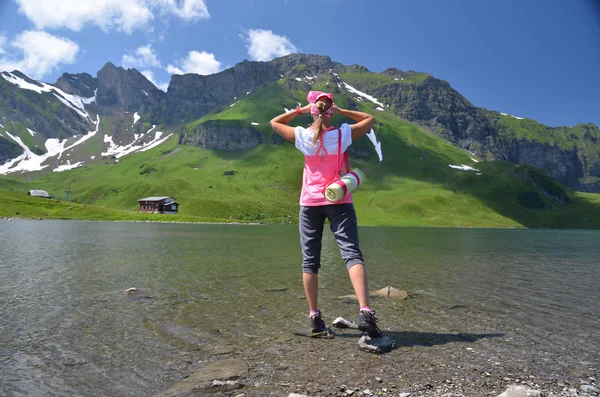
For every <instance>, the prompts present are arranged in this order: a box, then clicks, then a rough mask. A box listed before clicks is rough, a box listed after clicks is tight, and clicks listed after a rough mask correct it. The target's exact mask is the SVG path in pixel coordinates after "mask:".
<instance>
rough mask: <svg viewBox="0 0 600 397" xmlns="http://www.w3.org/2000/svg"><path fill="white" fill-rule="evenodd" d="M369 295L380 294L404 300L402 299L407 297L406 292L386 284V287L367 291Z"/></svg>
mask: <svg viewBox="0 0 600 397" xmlns="http://www.w3.org/2000/svg"><path fill="white" fill-rule="evenodd" d="M369 295H370V296H381V297H384V298H392V299H398V300H404V299H406V298H408V292H406V291H401V290H399V289H396V288H394V287H390V286H387V287H385V288H382V289H380V290H377V291H375V292H371V293H369Z"/></svg>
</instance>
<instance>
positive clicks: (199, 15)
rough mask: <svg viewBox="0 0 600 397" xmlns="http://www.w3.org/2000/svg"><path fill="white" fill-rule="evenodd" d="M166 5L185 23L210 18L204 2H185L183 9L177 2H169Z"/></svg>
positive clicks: (194, 0)
mask: <svg viewBox="0 0 600 397" xmlns="http://www.w3.org/2000/svg"><path fill="white" fill-rule="evenodd" d="M165 3H167V4H168V6H169V7H170V10H171V12H172V13H173V14H175V15H177V16H178V17H179V18H181V19H183V20H184V21H195V20H198V19H207V18H208V17H210V14H209V13H208V8H206V4H204V0H184V1H183V4H182V5H181V7H178V6H177V1H176V0H167V1H165Z"/></svg>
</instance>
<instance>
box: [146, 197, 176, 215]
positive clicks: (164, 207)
mask: <svg viewBox="0 0 600 397" xmlns="http://www.w3.org/2000/svg"><path fill="white" fill-rule="evenodd" d="M138 203H140V212H152V213H155V214H177V213H179V203H177V202H176V201H175V198H174V197H146V198H143V199H140V200H138Z"/></svg>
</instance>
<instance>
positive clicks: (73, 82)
mask: <svg viewBox="0 0 600 397" xmlns="http://www.w3.org/2000/svg"><path fill="white" fill-rule="evenodd" d="M54 85H55V86H56V87H58V88H60V89H61V90H63V91H64V92H66V93H67V94H71V95H79V96H80V97H82V98H91V97H93V96H94V90H96V88H98V79H96V78H95V77H92V76H91V75H89V74H87V73H78V74H69V73H63V75H62V76H60V77H59V78H58V80H56V83H55V84H54Z"/></svg>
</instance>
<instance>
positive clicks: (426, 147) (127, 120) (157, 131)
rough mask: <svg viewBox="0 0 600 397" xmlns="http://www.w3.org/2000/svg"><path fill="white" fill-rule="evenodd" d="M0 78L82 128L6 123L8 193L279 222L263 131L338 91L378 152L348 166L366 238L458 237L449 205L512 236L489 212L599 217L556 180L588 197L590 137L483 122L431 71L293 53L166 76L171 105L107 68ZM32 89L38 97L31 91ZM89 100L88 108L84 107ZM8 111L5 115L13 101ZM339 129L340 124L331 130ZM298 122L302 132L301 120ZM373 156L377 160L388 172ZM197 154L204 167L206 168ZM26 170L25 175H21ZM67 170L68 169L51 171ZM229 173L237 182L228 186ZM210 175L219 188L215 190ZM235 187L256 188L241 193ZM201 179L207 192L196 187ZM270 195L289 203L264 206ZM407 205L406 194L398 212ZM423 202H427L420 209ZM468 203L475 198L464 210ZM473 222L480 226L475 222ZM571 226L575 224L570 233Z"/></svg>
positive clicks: (365, 146)
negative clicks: (437, 227)
mask: <svg viewBox="0 0 600 397" xmlns="http://www.w3.org/2000/svg"><path fill="white" fill-rule="evenodd" d="M2 76H3V77H4V78H3V79H0V83H2V84H4V85H6V84H11V85H12V87H10V90H7V91H6V92H5V91H4V90H0V101H1V100H2V99H3V98H6V97H7V95H8V96H10V95H12V94H10V93H11V92H12V93H13V94H14V93H15V92H16V93H17V94H20V95H21V96H23V97H25V99H27V100H28V101H29V102H31V105H30V106H34V105H36V106H37V105H38V102H40V101H45V102H47V103H50V104H51V105H52V106H62V107H65V108H67V109H68V112H69V115H70V116H71V117H72V118H73V120H70V124H75V121H77V122H84V124H83V127H81V128H80V129H79V130H72V131H63V132H62V134H63V136H62V138H60V139H59V138H58V137H46V136H45V135H44V133H39V132H36V131H35V130H33V129H31V128H30V126H29V125H27V124H23V123H21V124H18V123H16V122H14V120H10V123H6V124H7V125H3V124H1V123H0V156H2V153H5V154H4V157H3V158H1V157H0V174H7V175H8V176H7V177H1V178H0V183H5V185H4V186H12V188H18V189H24V188H25V185H22V184H21V183H23V181H24V180H28V181H34V182H35V184H36V185H38V187H39V186H41V187H42V188H46V189H49V190H53V189H55V188H59V189H62V188H67V187H68V186H67V184H72V186H73V190H74V191H79V193H73V195H72V197H73V200H77V201H78V202H81V203H87V204H94V203H99V204H101V205H106V206H110V207H112V208H124V207H125V208H129V209H130V210H132V209H133V208H132V206H135V203H136V200H137V199H135V197H136V196H138V195H142V196H152V195H157V194H158V195H168V194H172V195H175V196H176V197H178V196H181V199H182V201H183V202H187V203H195V204H194V208H193V209H186V208H189V207H187V206H186V205H183V206H182V208H183V211H184V212H185V211H191V212H189V213H188V215H193V216H202V217H206V218H210V219H213V218H215V217H216V218H220V217H224V216H227V214H232V215H231V216H234V218H236V219H255V220H258V219H265V217H269V218H270V219H272V218H277V217H280V216H288V215H289V212H288V211H289V210H290V209H291V208H293V206H294V205H297V204H294V202H296V199H295V198H294V196H295V194H294V191H295V190H296V188H297V187H295V186H296V185H297V183H298V181H297V178H296V177H294V175H296V173H301V161H298V160H299V159H297V155H296V153H295V152H294V151H290V149H291V148H290V147H289V145H288V144H287V143H286V142H284V141H283V140H282V139H281V138H280V137H279V136H278V135H276V134H274V133H273V131H272V129H271V128H270V127H269V125H268V121H269V120H270V119H271V118H272V117H274V116H275V115H277V114H279V113H281V112H282V111H285V109H293V108H294V107H296V106H297V105H298V104H299V103H304V102H305V101H306V92H307V91H308V90H311V89H312V90H320V91H330V92H333V93H334V95H335V98H336V102H337V103H338V105H339V106H341V107H345V108H349V109H358V110H362V111H366V112H369V113H373V114H374V115H375V116H376V118H377V123H376V125H375V127H374V129H375V134H376V135H374V137H373V138H374V140H373V141H371V140H369V139H362V140H358V141H357V142H355V143H353V145H352V147H351V150H350V154H351V157H352V160H353V162H355V163H356V164H357V166H358V167H360V168H361V169H364V170H366V171H367V175H368V179H369V181H368V182H367V183H366V184H365V187H364V188H365V189H367V190H369V189H371V191H372V193H370V194H372V198H371V199H370V200H369V201H367V202H366V203H365V202H360V201H359V202H358V206H359V207H360V206H365V205H366V206H372V207H374V208H375V207H377V208H378V214H379V215H373V216H372V219H371V220H370V221H369V222H370V224H378V223H381V222H383V223H382V224H388V223H387V222H388V220H390V219H394V221H393V222H404V221H405V220H404V219H405V217H408V219H412V218H411V217H416V218H414V220H413V221H411V222H415V224H419V222H422V221H421V220H419V219H426V218H431V219H437V220H435V221H434V220H431V219H430V221H428V222H433V223H432V224H434V223H435V222H440V224H442V225H453V224H454V225H456V224H461V223H460V222H461V221H459V219H463V218H464V215H460V211H459V212H457V213H454V215H452V216H451V217H450V218H449V219H450V220H444V218H443V217H444V215H443V214H441V213H439V211H440V208H445V207H446V206H448V207H447V210H448V211H451V212H455V211H456V209H457V208H462V206H464V205H466V203H467V202H469V203H470V204H469V206H470V207H473V206H478V207H477V208H479V209H478V210H477V211H475V213H474V214H473V216H469V217H468V218H469V219H471V220H470V221H469V222H470V223H469V224H471V225H505V226H507V225H513V223H511V222H508V223H496V221H492V217H491V216H490V213H489V212H488V211H490V210H491V211H492V213H498V214H500V216H502V217H507V219H508V218H510V219H515V220H518V221H517V222H518V223H519V224H522V225H525V226H534V227H540V226H544V225H546V226H548V227H552V225H554V226H555V227H564V226H565V225H569V224H578V225H587V226H584V227H589V225H594V224H595V223H594V222H595V221H590V222H591V223H586V222H587V221H585V220H584V219H583V218H581V217H580V215H577V216H574V215H573V214H572V211H580V213H582V212H581V211H583V210H582V209H581V208H585V211H592V212H593V211H595V210H594V208H595V207H594V206H593V205H590V206H588V205H587V204H583V203H584V202H586V201H587V200H588V199H589V197H588V196H585V197H586V198H585V199H583V198H581V197H580V196H579V195H578V194H575V193H572V192H570V191H569V190H568V189H565V188H564V187H562V186H560V185H559V184H558V183H556V182H553V181H552V179H551V178H550V177H554V178H555V179H557V180H558V181H560V182H561V183H563V184H565V185H567V186H569V187H571V188H581V186H582V185H585V186H586V187H590V190H592V191H595V190H594V189H595V187H594V183H597V179H596V178H597V177H596V176H595V175H596V174H597V173H599V172H600V166H598V165H597V164H598V152H599V149H598V145H597V138H598V133H597V128H596V127H595V126H594V125H589V126H586V125H580V126H577V128H575V129H550V127H546V126H542V125H540V124H539V123H536V122H535V121H533V120H529V119H519V118H516V117H514V116H510V115H503V114H501V113H499V112H495V111H489V110H487V109H482V108H477V107H475V106H473V105H472V104H471V103H470V102H469V101H468V100H467V99H466V98H464V97H463V96H462V95H461V94H460V93H458V92H457V91H456V90H454V89H453V88H452V86H451V85H450V84H449V83H448V82H446V81H443V80H438V79H436V78H434V77H433V76H431V75H430V74H427V73H422V72H415V71H407V72H404V71H401V70H399V69H395V68H390V69H387V70H385V71H383V72H381V73H373V72H370V71H369V70H368V69H367V68H365V67H363V66H360V65H350V66H344V65H342V64H340V63H337V62H334V61H332V60H331V59H330V58H329V57H325V56H319V55H304V54H294V55H290V56H286V57H282V58H278V59H275V60H273V61H270V62H254V61H244V62H240V63H238V64H236V65H235V66H234V67H232V68H229V69H227V70H224V71H222V72H220V73H217V74H215V75H210V76H199V75H190V74H188V75H182V76H173V78H172V81H171V84H170V86H169V89H168V90H167V92H166V93H165V92H162V91H160V90H158V89H157V88H156V87H155V86H154V85H152V83H151V82H150V81H149V80H148V79H146V78H145V77H144V76H143V75H142V74H141V73H140V72H139V71H137V70H135V69H127V70H125V69H123V68H121V67H117V66H115V65H114V64H110V63H109V64H106V65H105V66H104V67H103V68H102V69H101V71H100V72H99V74H98V76H97V77H93V76H91V75H88V74H76V75H70V74H63V75H62V76H61V77H60V78H59V79H58V80H57V82H56V86H51V85H49V84H47V83H42V82H39V84H38V85H36V84H35V82H34V81H26V80H25V79H24V78H21V77H19V75H14V74H11V73H8V72H3V75H2ZM11 79H12V83H11V81H9V80H11ZM3 80H4V81H3ZM15 83H18V84H15ZM19 84H21V86H19ZM40 87H41V88H43V90H46V91H47V92H46V91H44V92H42V93H39V92H35V90H38V91H39V90H40V89H41V88H40ZM52 87H55V88H52ZM30 91H31V92H30ZM61 92H62V94H61ZM90 92H93V93H94V96H93V97H88V98H84V97H83V95H89V94H90ZM7 93H8V94H7ZM23 93H27V94H23ZM9 94H10V95H9ZM15 95H16V94H14V95H13V96H15ZM4 103H5V106H10V103H11V102H10V101H8V100H5V101H4ZM27 104H28V102H27V101H25V105H27ZM78 106H82V107H83V110H82V109H81V108H78ZM9 110H10V111H11V112H16V111H17V110H15V109H14V108H10V109H9ZM4 114H12V113H9V112H8V111H7V110H5V109H3V108H2V107H0V115H4ZM94 116H95V118H94ZM4 117H6V116H4ZM32 117H33V116H32ZM32 117H29V118H27V117H25V118H24V122H25V123H27V122H28V120H29V119H30V118H32ZM46 117H50V115H49V116H46ZM42 119H43V117H42ZM344 121H348V120H343V119H342V120H339V122H344ZM297 122H300V123H308V122H309V120H308V119H307V118H306V120H305V118H303V117H299V118H298V120H297ZM65 124H67V125H69V123H65ZM4 127H7V128H4ZM549 129H550V130H549ZM16 131H19V134H16ZM547 131H550V132H551V133H550V134H548V133H547ZM67 132H68V133H67ZM175 138H177V139H175ZM44 140H45V141H44ZM14 144H18V145H17V146H18V147H19V148H21V149H22V150H23V151H24V152H23V153H22V154H21V155H20V156H19V157H18V158H14V157H13V156H14V154H15V150H18V148H17V147H15V145H14ZM375 144H377V145H380V147H382V148H383V154H384V161H383V162H380V161H379V158H378V155H377V154H376V153H375V147H374V145H375ZM35 145H37V149H36V150H38V152H37V153H35V152H33V149H34V148H35ZM173 145H176V146H177V147H173ZM161 148H170V149H161ZM44 149H45V150H44ZM148 153H149V154H148ZM175 153H177V154H176V155H174V154H175ZM284 154H285V155H284ZM198 156H208V157H206V158H207V159H210V158H212V159H213V160H211V162H210V165H209V164H208V163H207V164H204V162H203V161H201V160H200V157H198ZM282 156H284V157H282ZM285 156H289V157H290V158H291V159H294V160H292V163H293V167H291V168H290V169H289V170H285V171H278V172H275V170H276V168H272V167H270V166H265V165H264V164H262V163H261V161H268V160H266V159H267V158H269V157H271V158H273V159H276V160H274V161H284V162H286V160H284V158H285ZM511 156H512V157H511ZM176 158H177V159H176ZM136 159H137V160H136ZM142 159H145V160H142ZM509 159H512V160H513V161H519V162H521V163H525V164H528V163H533V164H532V165H534V166H537V167H540V169H545V170H546V171H533V169H532V170H531V171H527V172H524V171H523V170H527V169H528V168H524V167H525V166H515V165H512V164H509V163H508V162H505V160H509ZM485 160H488V162H485ZM2 161H4V164H2ZM207 161H209V160H207ZM28 164H33V165H35V167H34V168H27V166H28ZM175 164H177V166H175ZM131 167H134V168H131ZM136 167H137V168H138V169H139V170H141V171H138V170H136ZM240 167H241V168H240ZM247 167H250V168H247ZM28 169H30V171H27V170H28ZM63 170H71V171H69V172H68V173H60V174H56V172H48V171H63ZM232 170H235V171H236V173H235V175H233V174H231V173H229V172H230V171H232ZM267 170H268V171H267ZM15 171H16V172H15ZM31 171H34V172H31ZM21 172H25V174H23V175H22V176H21ZM219 172H220V173H222V174H223V175H226V176H228V178H226V179H223V180H222V179H221V176H218V173H219ZM282 172H283V173H282ZM553 172H554V174H553ZM122 174H126V175H127V177H126V178H125V180H124V181H123V182H125V181H126V182H125V183H123V184H122V182H121V181H120V179H119V178H121V177H118V178H117V179H114V177H116V176H117V175H122ZM238 174H239V175H246V177H249V178H254V179H253V180H254V181H255V182H252V183H250V184H247V183H246V182H242V181H241V180H239V179H238V177H237V175H238ZM111 175H114V176H111ZM278 175H279V176H278ZM74 176H77V177H76V178H75V177H74ZM230 176H233V177H230ZM7 178H8V179H7ZM198 178H200V179H198ZM215 178H216V179H215ZM371 178H373V179H371ZM3 180H5V181H9V180H11V181H15V183H16V185H13V184H12V182H10V183H9V182H2V181H3ZM409 180H410V181H412V182H410V183H408V181H409ZM171 181H172V182H171ZM203 181H210V182H208V186H205V187H204V188H203V189H200V186H201V185H202V186H204V183H203ZM225 181H230V182H229V183H225V184H223V183H224V182H225ZM238 184H241V185H238ZM173 186H177V187H173ZM266 186H271V188H273V187H276V188H277V189H282V190H283V191H285V192H286V193H285V194H284V195H283V196H277V195H275V196H274V197H265V196H264V194H263V193H262V189H263V188H264V187H266ZM402 186H404V187H402ZM161 189H163V190H162V191H161ZM204 189H209V190H204ZM214 189H217V190H214ZM398 189H402V190H398ZM598 189H599V190H600V186H598ZM581 190H583V189H581ZM111 192H112V193H111ZM240 192H244V193H243V194H250V195H256V197H257V200H256V201H254V200H251V201H250V204H249V203H243V202H240V201H239V199H238V198H236V197H237V195H238V194H240ZM406 192H409V193H408V196H407V197H405V198H402V199H399V197H401V196H402V195H404V194H406ZM425 192H430V196H426V195H425V196H423V195H424V194H425ZM399 194H400V196H398V195H399ZM462 195H469V196H471V198H470V199H468V200H466V201H465V199H463V198H461V197H462ZM112 196H115V197H112ZM421 196H422V197H421ZM418 197H421V198H420V199H419V200H417V198H418ZM436 197H437V198H436ZM582 197H583V196H582ZM138 198H139V197H138ZM375 198H377V200H375ZM434 198H435V199H434ZM500 198H503V202H499V200H500ZM179 199H180V198H179V197H178V200H179ZM373 200H375V201H373ZM398 200H400V201H399V202H403V201H404V204H398V203H396V201H398ZM436 200H437V201H436ZM471 200H475V201H471ZM592 201H593V200H592ZM440 205H441V207H440V208H437V207H438V206H440ZM582 206H583V207H582ZM279 207H281V208H279ZM202 208H204V209H202ZM240 208H241V209H243V210H240ZM292 212H293V211H292ZM261 213H262V214H263V215H260V214H261ZM285 214H288V215H285ZM558 214H563V215H560V216H559V215H558ZM566 214H570V215H566ZM400 216H401V217H400ZM477 216H480V217H482V219H487V221H478V220H476V218H477ZM399 217H400V218H399ZM569 217H573V219H577V222H579V223H577V222H576V223H569V221H568V220H567V219H568V218H569ZM452 219H454V220H452ZM464 219H466V218H464ZM557 219H560V220H557ZM591 219H595V218H594V215H591ZM447 222H450V223H449V224H448V223H447ZM481 222H483V223H481ZM486 222H487V223H486ZM582 222H583V223H582Z"/></svg>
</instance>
